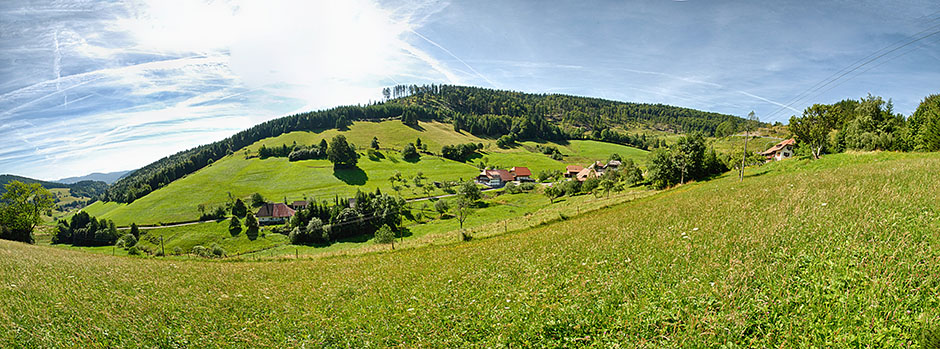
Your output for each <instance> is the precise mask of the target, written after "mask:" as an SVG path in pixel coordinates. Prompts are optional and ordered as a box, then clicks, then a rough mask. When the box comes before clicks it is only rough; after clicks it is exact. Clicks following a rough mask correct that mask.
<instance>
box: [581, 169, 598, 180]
mask: <svg viewBox="0 0 940 349" xmlns="http://www.w3.org/2000/svg"><path fill="white" fill-rule="evenodd" d="M592 177H597V172H596V171H594V169H593V168H585V169H582V170H581V172H578V176H577V178H578V180H579V181H582V182H583V181H584V180H585V179H588V178H592Z"/></svg>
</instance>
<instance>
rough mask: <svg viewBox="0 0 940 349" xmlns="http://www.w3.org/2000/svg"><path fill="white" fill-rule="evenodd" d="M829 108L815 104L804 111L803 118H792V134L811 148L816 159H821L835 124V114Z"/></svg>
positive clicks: (790, 126)
mask: <svg viewBox="0 0 940 349" xmlns="http://www.w3.org/2000/svg"><path fill="white" fill-rule="evenodd" d="M829 108H830V107H829V106H828V105H824V104H814V105H813V106H811V107H808V108H806V110H804V111H803V116H802V117H796V116H793V117H790V125H789V128H790V132H792V133H793V135H794V136H796V139H797V140H799V141H800V142H801V143H803V144H805V145H806V146H808V147H810V149H811V150H812V152H813V158H816V159H819V155H820V153H822V149H823V146H824V145H825V144H826V141H827V140H828V137H829V131H830V130H831V129H832V127H833V123H834V122H835V119H834V114H833V113H832V112H831V111H830V109H829Z"/></svg>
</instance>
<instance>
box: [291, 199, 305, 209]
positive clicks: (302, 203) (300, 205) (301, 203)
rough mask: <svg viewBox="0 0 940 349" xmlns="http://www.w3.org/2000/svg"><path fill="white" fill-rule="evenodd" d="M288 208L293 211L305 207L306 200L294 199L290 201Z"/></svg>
mask: <svg viewBox="0 0 940 349" xmlns="http://www.w3.org/2000/svg"><path fill="white" fill-rule="evenodd" d="M290 208H292V209H294V210H295V211H299V210H302V209H305V208H307V202H306V201H300V200H298V201H294V202H292V203H291V204H290Z"/></svg>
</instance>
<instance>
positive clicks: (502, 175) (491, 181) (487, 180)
mask: <svg viewBox="0 0 940 349" xmlns="http://www.w3.org/2000/svg"><path fill="white" fill-rule="evenodd" d="M477 181H478V182H480V183H481V184H485V185H488V186H490V187H493V188H498V187H502V186H504V185H506V182H512V174H511V173H509V171H506V170H483V172H480V175H479V176H477Z"/></svg>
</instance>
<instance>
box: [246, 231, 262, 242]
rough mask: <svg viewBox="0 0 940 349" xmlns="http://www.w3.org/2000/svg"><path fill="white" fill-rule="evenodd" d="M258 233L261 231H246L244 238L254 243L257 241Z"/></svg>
mask: <svg viewBox="0 0 940 349" xmlns="http://www.w3.org/2000/svg"><path fill="white" fill-rule="evenodd" d="M260 231H261V229H246V230H245V237H247V238H248V240H251V241H255V240H257V239H258V234H260Z"/></svg>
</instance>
